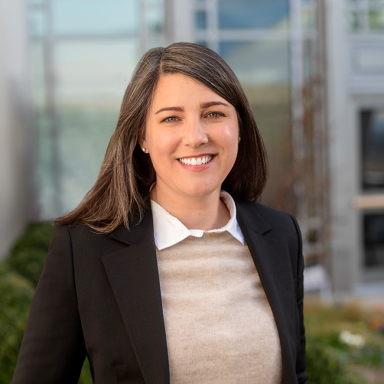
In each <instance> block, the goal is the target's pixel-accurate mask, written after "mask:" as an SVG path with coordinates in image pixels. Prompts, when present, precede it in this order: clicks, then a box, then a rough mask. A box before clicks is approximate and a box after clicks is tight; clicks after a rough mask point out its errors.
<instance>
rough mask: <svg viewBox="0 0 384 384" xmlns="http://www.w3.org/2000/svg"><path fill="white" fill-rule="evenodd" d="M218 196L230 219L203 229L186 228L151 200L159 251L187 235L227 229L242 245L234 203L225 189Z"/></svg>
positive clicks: (199, 234) (242, 240)
mask: <svg viewBox="0 0 384 384" xmlns="http://www.w3.org/2000/svg"><path fill="white" fill-rule="evenodd" d="M220 198H221V200H222V201H223V203H224V204H225V205H226V206H227V208H228V211H229V215H230V219H229V221H228V223H227V224H226V225H225V226H224V227H222V228H219V229H211V230H209V231H204V230H202V229H188V228H187V227H186V226H185V225H184V224H183V223H182V222H181V221H180V220H178V219H176V217H174V216H172V215H171V214H170V213H169V212H167V211H166V210H165V209H164V208H163V207H162V206H161V205H159V204H157V203H156V202H154V201H153V200H151V207H152V216H153V229H154V235H155V244H156V247H157V249H158V250H159V251H161V250H162V249H165V248H168V247H171V246H172V245H175V244H177V243H179V242H180V241H182V240H184V239H186V238H187V237H188V236H195V237H202V236H203V234H204V232H224V231H228V232H229V233H230V234H231V235H232V236H233V237H234V238H235V239H237V240H238V241H240V243H241V244H243V245H244V237H243V234H242V233H241V230H240V227H239V224H238V222H237V219H236V205H235V202H234V201H233V198H232V196H231V195H230V194H229V193H228V192H225V191H221V192H220Z"/></svg>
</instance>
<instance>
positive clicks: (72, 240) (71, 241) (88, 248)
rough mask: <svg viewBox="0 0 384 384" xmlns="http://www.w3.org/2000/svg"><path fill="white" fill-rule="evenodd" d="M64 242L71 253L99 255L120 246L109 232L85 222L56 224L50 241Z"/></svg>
mask: <svg viewBox="0 0 384 384" xmlns="http://www.w3.org/2000/svg"><path fill="white" fill-rule="evenodd" d="M64 242H65V243H66V244H68V245H69V246H70V248H71V253H73V255H79V254H81V255H85V254H89V253H92V254H94V255H100V254H104V253H108V252H109V251H110V250H111V251H114V250H115V249H119V248H120V247H119V242H117V241H115V240H113V239H112V237H111V236H110V234H104V233H100V232H98V231H96V230H95V229H93V228H91V227H89V226H88V225H85V224H75V225H68V224H64V225H56V226H55V227H54V230H53V241H52V243H56V244H58V243H59V244H63V243H64Z"/></svg>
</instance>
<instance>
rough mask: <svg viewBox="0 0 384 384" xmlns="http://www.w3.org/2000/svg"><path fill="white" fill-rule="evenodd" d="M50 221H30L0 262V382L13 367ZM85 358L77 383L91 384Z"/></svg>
mask: <svg viewBox="0 0 384 384" xmlns="http://www.w3.org/2000/svg"><path fill="white" fill-rule="evenodd" d="M52 234H53V228H52V225H51V224H50V223H30V224H29V225H28V226H27V227H26V229H25V231H24V233H23V234H22V235H21V236H20V238H19V239H18V240H17V241H16V243H15V244H14V246H13V247H12V249H11V253H10V255H9V257H8V258H7V259H6V260H5V262H3V263H0V384H5V383H6V384H9V383H10V382H11V380H12V375H13V371H14V369H15V366H16V362H17V356H18V354H19V349H20V345H21V341H22V339H23V335H24V331H25V326H26V322H27V318H28V313H29V308H30V306H31V302H32V297H33V294H34V288H35V287H36V285H37V282H38V280H39V277H40V274H41V271H42V270H43V266H44V263H45V259H46V256H47V252H48V248H49V245H50V243H51V240H52ZM91 383H92V377H91V374H90V366H89V361H88V359H86V360H85V362H84V366H83V369H82V371H81V375H80V379H79V384H91Z"/></svg>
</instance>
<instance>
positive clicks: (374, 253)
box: [364, 213, 384, 267]
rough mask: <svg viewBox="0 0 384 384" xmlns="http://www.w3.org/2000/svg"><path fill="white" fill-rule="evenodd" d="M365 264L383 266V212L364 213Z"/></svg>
mask: <svg viewBox="0 0 384 384" xmlns="http://www.w3.org/2000/svg"><path fill="white" fill-rule="evenodd" d="M364 248H365V266H366V267H375V266H384V213H381V214H368V213H366V214H365V215H364Z"/></svg>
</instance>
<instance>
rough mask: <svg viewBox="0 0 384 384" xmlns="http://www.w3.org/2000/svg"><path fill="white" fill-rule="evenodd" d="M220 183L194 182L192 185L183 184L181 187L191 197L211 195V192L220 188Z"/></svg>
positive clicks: (182, 191)
mask: <svg viewBox="0 0 384 384" xmlns="http://www.w3.org/2000/svg"><path fill="white" fill-rule="evenodd" d="M220 188H221V183H220V184H211V183H194V184H191V185H183V186H182V188H180V192H181V193H183V194H185V195H188V196H190V197H202V196H207V195H210V194H211V193H213V192H215V191H217V190H218V189H219V190H220Z"/></svg>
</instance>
